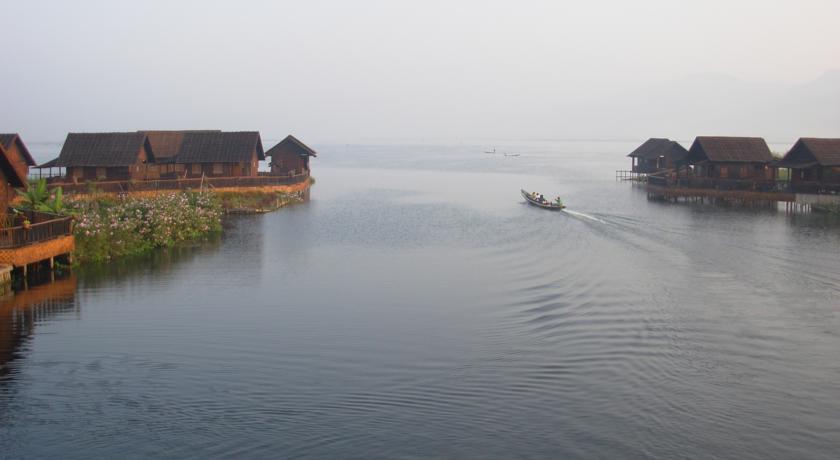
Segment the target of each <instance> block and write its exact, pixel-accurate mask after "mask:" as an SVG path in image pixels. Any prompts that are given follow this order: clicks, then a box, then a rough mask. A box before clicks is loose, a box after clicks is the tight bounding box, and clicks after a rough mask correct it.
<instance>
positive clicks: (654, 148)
mask: <svg viewBox="0 0 840 460" xmlns="http://www.w3.org/2000/svg"><path fill="white" fill-rule="evenodd" d="M687 154H688V150H686V149H685V147H683V146H682V145H680V144H679V142H677V141H672V140H670V139H657V138H651V139H648V140H647V141H645V143H644V144H642V145H640V146H639V147H638V148H636V150H633V151H632V152H630V154H629V155H627V156H628V157H637V158H643V159H645V160H652V159H655V158H659V157H667V156H669V155H670V156H671V157H672V158H673V159H674V160H675V161H676V160H681V159H683V157H685V156H686V155H687Z"/></svg>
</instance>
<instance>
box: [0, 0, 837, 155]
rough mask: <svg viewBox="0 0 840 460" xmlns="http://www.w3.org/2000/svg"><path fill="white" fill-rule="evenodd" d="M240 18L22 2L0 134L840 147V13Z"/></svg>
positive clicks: (312, 9) (419, 10)
mask: <svg viewBox="0 0 840 460" xmlns="http://www.w3.org/2000/svg"><path fill="white" fill-rule="evenodd" d="M165 5H166V6H168V8H165V7H164V6H165ZM248 5H250V7H249V8H243V7H239V6H235V5H230V4H226V3H224V2H201V3H196V2H179V3H177V4H175V5H169V4H164V3H162V2H156V1H153V2H145V3H143V4H142V5H138V6H134V7H132V9H131V10H126V9H125V8H124V6H122V5H119V4H111V3H109V2H97V1H87V2H82V3H81V4H75V3H74V4H73V5H65V4H63V3H60V2H28V3H26V4H22V3H10V4H8V5H6V10H7V12H8V15H9V17H13V18H15V21H12V22H11V23H10V25H9V26H8V27H7V28H6V29H5V32H6V36H7V37H10V39H7V41H6V43H7V46H8V49H7V51H8V53H9V54H10V57H11V59H12V62H14V63H15V66H14V67H13V70H12V71H10V72H5V73H4V74H3V75H2V76H0V79H2V80H0V81H2V83H3V87H5V88H11V89H13V91H10V93H9V97H8V100H9V101H11V106H10V107H11V110H8V111H4V114H3V115H2V117H3V118H2V120H0V124H2V126H4V130H5V131H15V132H19V133H21V134H22V135H23V136H24V138H25V139H27V141H28V142H43V141H51V142H61V141H62V140H63V139H64V136H65V135H66V134H67V133H68V132H103V131H135V130H151V129H162V130H179V129H209V128H212V129H223V130H229V131H239V130H258V131H260V132H261V133H262V134H263V136H264V137H265V138H267V139H281V138H282V137H284V136H285V135H286V134H288V133H295V134H296V135H298V136H299V137H302V138H305V139H307V140H308V141H309V142H312V143H319V144H324V143H331V144H341V143H363V142H388V141H390V142H464V141H465V140H471V139H481V140H494V139H498V140H512V141H513V140H545V139H580V140H591V139H607V140H629V139H634V140H636V139H646V138H648V137H669V138H672V139H680V140H683V141H685V140H689V139H693V137H694V136H698V135H741V136H760V137H765V138H767V139H768V141H777V142H791V143H792V141H793V140H795V139H796V138H798V137H806V136H814V137H840V133H839V132H838V129H837V127H838V126H840V63H838V62H837V60H836V56H838V55H840V40H837V36H836V35H837V33H836V28H835V27H834V24H833V22H834V18H836V17H837V16H838V13H840V5H838V4H837V3H836V2H830V1H808V2H798V3H796V4H791V3H788V2H742V3H739V4H738V5H735V6H733V5H728V4H727V3H726V2H704V3H703V4H693V5H673V4H671V3H669V2H662V1H645V2H641V3H634V4H633V5H625V4H623V3H621V2H609V1H601V2H596V3H594V4H587V5H577V6H576V7H574V8H572V7H567V6H564V5H558V4H553V3H546V2H527V3H525V4H521V5H517V6H513V5H512V4H510V3H506V2H486V3H485V2H481V3H478V2H462V3H458V4H456V5H448V4H447V3H445V2H426V3H422V4H420V3H418V4H414V3H411V4H401V5H392V4H390V3H388V2H378V1H367V2H362V3H355V4H353V5H345V4H342V3H334V2H327V1H320V2H311V3H308V4H306V5H298V4H293V3H285V2H281V3H273V2H249V3H248Z"/></svg>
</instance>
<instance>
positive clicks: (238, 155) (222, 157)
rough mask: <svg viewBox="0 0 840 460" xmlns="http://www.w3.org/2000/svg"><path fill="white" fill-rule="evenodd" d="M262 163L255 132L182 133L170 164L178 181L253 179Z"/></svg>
mask: <svg viewBox="0 0 840 460" xmlns="http://www.w3.org/2000/svg"><path fill="white" fill-rule="evenodd" d="M261 160H265V152H264V151H263V145H262V139H261V138H260V133H259V132H257V131H240V132H223V131H185V132H184V133H183V138H182V139H181V143H180V146H179V147H178V153H177V154H175V155H174V156H172V157H171V158H169V159H167V160H166V161H165V162H162V163H172V164H174V165H175V166H174V168H175V170H176V171H177V173H178V175H179V177H184V178H191V177H202V176H206V177H256V176H257V175H258V171H259V162H260V161H261Z"/></svg>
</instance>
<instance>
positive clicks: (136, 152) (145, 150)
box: [41, 132, 155, 183]
mask: <svg viewBox="0 0 840 460" xmlns="http://www.w3.org/2000/svg"><path fill="white" fill-rule="evenodd" d="M154 160H155V156H154V153H153V151H152V146H151V144H150V143H149V140H148V138H147V136H146V134H145V133H142V132H132V133H70V134H68V135H67V139H66V140H65V141H64V146H63V147H62V148H61V153H60V154H59V156H58V158H57V159H55V160H53V161H50V162H48V163H46V164H44V165H41V167H45V166H47V165H49V166H52V167H57V168H65V169H66V179H67V180H68V181H72V182H74V183H77V182H87V181H103V180H107V181H118V180H143V179H145V178H146V170H147V165H148V164H149V163H153V162H154Z"/></svg>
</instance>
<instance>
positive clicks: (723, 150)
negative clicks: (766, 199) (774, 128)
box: [686, 136, 773, 163]
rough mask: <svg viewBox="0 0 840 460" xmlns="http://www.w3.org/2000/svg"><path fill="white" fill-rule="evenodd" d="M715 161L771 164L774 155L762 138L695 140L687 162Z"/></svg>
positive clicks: (701, 138)
mask: <svg viewBox="0 0 840 460" xmlns="http://www.w3.org/2000/svg"><path fill="white" fill-rule="evenodd" d="M704 160H708V161H714V162H728V163H770V162H772V161H773V154H772V153H770V147H768V146H767V142H765V141H764V139H762V138H760V137H706V136H700V137H698V138H696V139H695V140H694V143H693V144H692V145H691V148H690V149H689V150H688V156H687V157H686V161H688V162H697V161H704Z"/></svg>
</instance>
